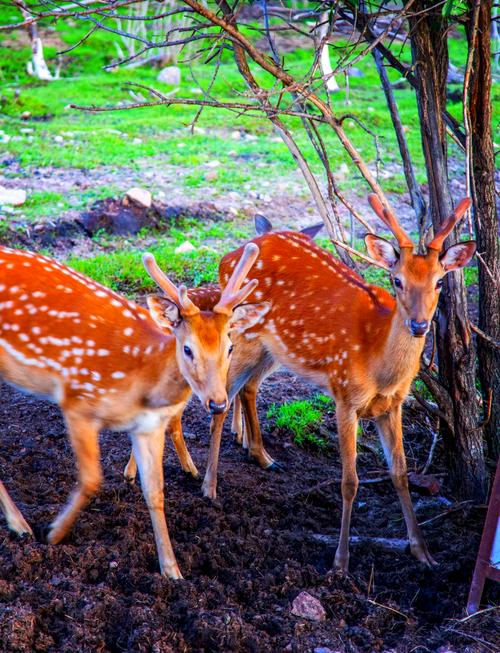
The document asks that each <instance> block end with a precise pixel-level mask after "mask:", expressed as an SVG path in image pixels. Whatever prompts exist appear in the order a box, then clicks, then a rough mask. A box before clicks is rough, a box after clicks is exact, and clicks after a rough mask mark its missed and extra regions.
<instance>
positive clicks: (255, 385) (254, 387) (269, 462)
mask: <svg viewBox="0 0 500 653" xmlns="http://www.w3.org/2000/svg"><path fill="white" fill-rule="evenodd" d="M261 381H262V376H259V377H257V378H253V379H250V381H248V383H246V384H245V386H244V387H243V388H242V389H241V391H240V398H241V405H242V407H243V414H244V416H245V431H246V433H247V434H248V456H249V458H251V459H252V460H255V461H256V462H257V463H258V464H259V465H260V466H261V467H262V468H264V469H273V470H282V469H283V468H284V467H283V465H282V464H281V463H280V462H278V461H276V460H273V458H271V456H270V455H269V454H268V453H267V451H266V450H265V448H264V442H263V440H262V431H261V430H260V423H259V416H258V414H257V392H258V389H259V386H260V384H261Z"/></svg>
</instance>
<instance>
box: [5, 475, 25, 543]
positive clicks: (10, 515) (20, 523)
mask: <svg viewBox="0 0 500 653" xmlns="http://www.w3.org/2000/svg"><path fill="white" fill-rule="evenodd" d="M0 509H1V510H2V512H3V514H4V515H5V519H6V520H7V526H8V527H9V529H10V530H11V531H14V533H17V535H33V531H32V530H31V528H30V526H29V524H28V522H27V521H26V520H25V519H24V517H23V515H22V513H21V511H20V510H19V508H18V507H17V506H16V504H15V503H14V502H13V501H12V499H11V498H10V496H9V493H8V492H7V490H6V489H5V485H4V484H3V483H2V481H0Z"/></svg>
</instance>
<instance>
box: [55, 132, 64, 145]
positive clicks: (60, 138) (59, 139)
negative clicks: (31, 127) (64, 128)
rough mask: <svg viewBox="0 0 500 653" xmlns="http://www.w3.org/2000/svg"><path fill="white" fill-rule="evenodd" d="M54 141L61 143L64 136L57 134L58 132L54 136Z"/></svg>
mask: <svg viewBox="0 0 500 653" xmlns="http://www.w3.org/2000/svg"><path fill="white" fill-rule="evenodd" d="M54 141H55V142H56V143H63V142H64V138H63V137H62V136H59V134H58V135H57V136H54Z"/></svg>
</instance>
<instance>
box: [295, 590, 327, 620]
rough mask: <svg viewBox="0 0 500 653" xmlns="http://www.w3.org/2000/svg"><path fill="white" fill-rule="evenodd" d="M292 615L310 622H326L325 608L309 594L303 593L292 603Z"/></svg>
mask: <svg viewBox="0 0 500 653" xmlns="http://www.w3.org/2000/svg"><path fill="white" fill-rule="evenodd" d="M292 614H294V615H295V616H296V617H302V618H303V619H309V620H310V621H324V619H325V618H326V612H325V608H324V607H323V606H322V605H321V603H320V602H319V601H318V599H316V598H314V596H311V595H310V594H309V592H301V593H300V594H299V595H298V596H296V597H295V599H294V600H293V603H292Z"/></svg>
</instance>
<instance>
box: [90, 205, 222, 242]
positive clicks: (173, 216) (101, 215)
mask: <svg viewBox="0 0 500 653" xmlns="http://www.w3.org/2000/svg"><path fill="white" fill-rule="evenodd" d="M187 217H191V218H194V219H196V220H200V221H205V220H211V221H218V220H223V219H224V218H225V217H227V216H226V215H225V214H224V213H223V212H221V211H220V210H218V209H217V207H216V206H215V205H214V204H211V203H209V202H201V203H199V204H197V205H195V206H193V207H186V206H176V205H173V206H169V205H166V204H162V203H160V202H153V203H152V204H151V206H150V207H148V208H147V207H144V206H139V205H137V204H134V203H133V202H126V201H125V199H123V198H119V199H116V198H113V197H108V198H106V199H104V200H98V201H97V202H95V203H94V204H93V205H92V207H91V208H90V210H89V211H86V212H85V213H83V214H82V216H81V223H82V225H83V228H84V229H85V231H86V232H87V234H88V235H90V236H93V235H94V234H95V233H97V232H98V231H104V232H105V233H108V234H113V235H116V236H127V235H134V234H137V233H139V231H141V230H142V229H146V228H147V229H150V230H151V229H160V228H163V227H165V226H167V225H168V224H172V223H174V222H176V221H178V220H180V219H182V218H187Z"/></svg>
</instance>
